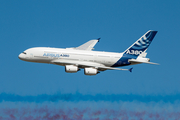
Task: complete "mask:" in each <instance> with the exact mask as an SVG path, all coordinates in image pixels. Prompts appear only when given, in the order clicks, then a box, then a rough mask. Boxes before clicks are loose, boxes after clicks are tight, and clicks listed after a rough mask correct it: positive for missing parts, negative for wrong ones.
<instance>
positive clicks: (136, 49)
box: [124, 30, 157, 56]
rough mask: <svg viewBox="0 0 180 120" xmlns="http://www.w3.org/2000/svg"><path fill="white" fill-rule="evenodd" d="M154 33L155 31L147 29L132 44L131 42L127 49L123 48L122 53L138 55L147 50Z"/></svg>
mask: <svg viewBox="0 0 180 120" xmlns="http://www.w3.org/2000/svg"><path fill="white" fill-rule="evenodd" d="M156 33H157V31H153V30H149V31H148V32H146V33H145V34H144V35H143V36H142V37H141V38H139V39H138V40H137V41H136V42H135V43H134V44H132V45H131V46H130V47H129V48H128V49H127V50H125V51H124V54H130V55H134V56H139V55H140V54H141V53H143V52H145V51H146V50H147V48H148V47H149V45H150V44H151V42H152V40H153V38H154V36H155V35H156Z"/></svg>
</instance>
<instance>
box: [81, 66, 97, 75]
mask: <svg viewBox="0 0 180 120" xmlns="http://www.w3.org/2000/svg"><path fill="white" fill-rule="evenodd" d="M97 73H98V70H97V69H95V68H84V74H85V75H96V74H97Z"/></svg>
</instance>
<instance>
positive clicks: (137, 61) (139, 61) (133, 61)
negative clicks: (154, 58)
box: [129, 59, 159, 65]
mask: <svg viewBox="0 0 180 120" xmlns="http://www.w3.org/2000/svg"><path fill="white" fill-rule="evenodd" d="M129 62H131V63H146V64H153V65H159V64H158V63H153V62H146V61H141V60H136V59H130V60H129Z"/></svg>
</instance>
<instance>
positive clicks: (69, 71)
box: [65, 65, 79, 73]
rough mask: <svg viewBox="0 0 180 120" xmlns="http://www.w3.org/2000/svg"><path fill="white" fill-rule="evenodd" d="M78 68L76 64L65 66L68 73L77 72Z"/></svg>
mask: <svg viewBox="0 0 180 120" xmlns="http://www.w3.org/2000/svg"><path fill="white" fill-rule="evenodd" d="M78 70H79V69H78V67H77V66H74V65H66V66H65V71H66V72H67V73H76V72H77V71H78Z"/></svg>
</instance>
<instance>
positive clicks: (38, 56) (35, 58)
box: [19, 47, 123, 67]
mask: <svg viewBox="0 0 180 120" xmlns="http://www.w3.org/2000/svg"><path fill="white" fill-rule="evenodd" d="M122 55H123V54H122V53H113V52H98V51H86V50H75V49H73V48H72V49H71V48H68V49H61V48H49V47H35V48H30V49H27V50H25V51H24V52H23V53H21V54H20V55H19V58H20V59H21V60H24V61H29V62H38V63H52V61H53V60H57V59H62V60H69V61H79V62H80V61H82V62H85V61H86V62H94V63H100V64H103V65H105V66H109V67H110V66H113V65H114V64H115V63H116V62H117V61H118V60H119V59H120V58H121V57H122ZM62 65H63V64H62Z"/></svg>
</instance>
